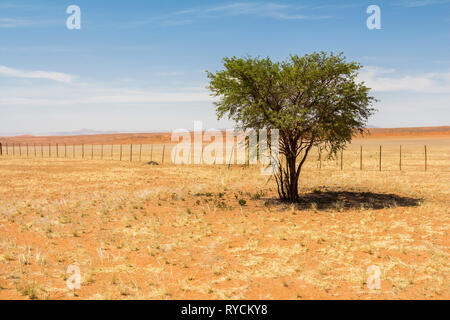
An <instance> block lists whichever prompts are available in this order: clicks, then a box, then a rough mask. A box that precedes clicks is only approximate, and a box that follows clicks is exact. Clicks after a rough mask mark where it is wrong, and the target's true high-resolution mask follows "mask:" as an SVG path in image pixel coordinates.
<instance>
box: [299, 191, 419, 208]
mask: <svg viewBox="0 0 450 320" xmlns="http://www.w3.org/2000/svg"><path fill="white" fill-rule="evenodd" d="M422 202H423V199H415V198H409V197H402V196H398V195H395V194H386V193H373V192H349V191H328V190H327V191H317V190H316V191H314V192H312V193H307V194H301V195H300V201H299V202H298V203H297V204H296V206H297V207H298V208H299V209H317V210H327V209H334V210H348V209H363V208H364V209H384V208H395V207H417V206H419V205H420V204H421V203H422Z"/></svg>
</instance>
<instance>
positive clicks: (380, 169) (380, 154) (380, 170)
mask: <svg viewBox="0 0 450 320" xmlns="http://www.w3.org/2000/svg"><path fill="white" fill-rule="evenodd" d="M379 167H380V171H381V146H380V165H379Z"/></svg>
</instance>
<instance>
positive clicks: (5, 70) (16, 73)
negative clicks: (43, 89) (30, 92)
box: [0, 65, 75, 83]
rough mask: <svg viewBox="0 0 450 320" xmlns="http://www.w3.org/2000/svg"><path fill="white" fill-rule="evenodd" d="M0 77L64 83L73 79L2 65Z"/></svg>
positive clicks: (60, 74) (54, 73)
mask: <svg viewBox="0 0 450 320" xmlns="http://www.w3.org/2000/svg"><path fill="white" fill-rule="evenodd" d="M0 75H3V76H7V77H14V78H26V79H47V80H53V81H58V82H64V83H70V82H72V81H73V80H74V79H75V76H72V75H70V74H66V73H61V72H51V71H23V70H19V69H14V68H9V67H6V66H2V65H0Z"/></svg>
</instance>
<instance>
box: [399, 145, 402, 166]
mask: <svg viewBox="0 0 450 320" xmlns="http://www.w3.org/2000/svg"><path fill="white" fill-rule="evenodd" d="M398 164H399V168H400V171H402V145H400V162H399V163H398Z"/></svg>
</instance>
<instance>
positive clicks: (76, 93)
mask: <svg viewBox="0 0 450 320" xmlns="http://www.w3.org/2000/svg"><path fill="white" fill-rule="evenodd" d="M211 101H213V99H212V98H211V96H210V94H209V92H208V91H207V90H206V89H205V88H201V87H198V88H197V87H195V88H189V87H179V88H177V89H173V90H170V91H168V90H162V89H161V90H155V89H153V90H148V91H147V90H143V89H140V90H133V89H125V88H118V87H99V86H96V85H89V84H76V83H74V84H72V85H70V86H61V85H59V86H46V87H36V86H33V87H11V88H7V87H3V88H0V106H30V107H59V106H71V107H77V106H82V105H87V106H95V105H105V104H107V105H123V106H124V107H126V106H128V105H132V104H154V103H188V102H211Z"/></svg>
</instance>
